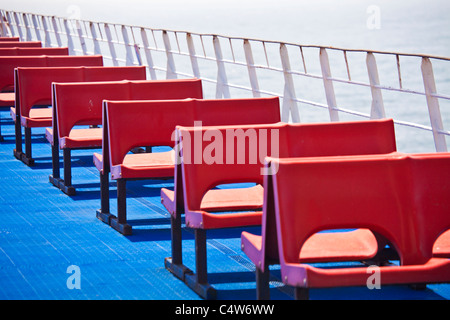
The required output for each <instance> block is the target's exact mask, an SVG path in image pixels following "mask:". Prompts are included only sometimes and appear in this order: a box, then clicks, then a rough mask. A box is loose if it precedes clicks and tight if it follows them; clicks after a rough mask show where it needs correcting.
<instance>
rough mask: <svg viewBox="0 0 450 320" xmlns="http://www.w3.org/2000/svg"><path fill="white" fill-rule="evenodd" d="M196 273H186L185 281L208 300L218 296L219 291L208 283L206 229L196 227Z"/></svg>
mask: <svg viewBox="0 0 450 320" xmlns="http://www.w3.org/2000/svg"><path fill="white" fill-rule="evenodd" d="M194 233H195V273H194V274H186V279H185V283H186V284H187V285H188V286H189V287H190V288H191V289H192V290H193V291H194V292H195V293H197V294H198V295H199V296H200V297H202V298H203V299H207V300H213V299H216V298H217V291H216V289H215V288H213V287H212V286H211V285H210V284H209V283H208V270H207V260H206V230H205V229H195V231H194Z"/></svg>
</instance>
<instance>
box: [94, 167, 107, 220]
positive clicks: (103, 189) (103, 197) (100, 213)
mask: <svg viewBox="0 0 450 320" xmlns="http://www.w3.org/2000/svg"><path fill="white" fill-rule="evenodd" d="M96 215H97V219H99V220H101V221H103V222H104V223H106V224H110V223H111V213H110V211H109V173H108V172H106V173H105V172H100V209H99V210H97V212H96Z"/></svg>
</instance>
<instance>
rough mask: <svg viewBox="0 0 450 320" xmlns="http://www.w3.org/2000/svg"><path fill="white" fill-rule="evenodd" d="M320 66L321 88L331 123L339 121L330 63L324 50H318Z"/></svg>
mask: <svg viewBox="0 0 450 320" xmlns="http://www.w3.org/2000/svg"><path fill="white" fill-rule="evenodd" d="M319 55H320V66H321V68H322V78H323V86H324V88H325V96H326V98H327V104H328V111H329V113H330V120H331V121H339V113H338V111H337V104H336V95H335V94H334V86H333V81H332V80H331V69H330V61H329V60H328V53H327V51H326V50H325V48H320V53H319Z"/></svg>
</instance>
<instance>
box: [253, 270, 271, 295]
mask: <svg viewBox="0 0 450 320" xmlns="http://www.w3.org/2000/svg"><path fill="white" fill-rule="evenodd" d="M269 277H270V272H269V268H268V267H267V269H266V270H265V271H264V272H262V271H261V270H260V269H259V268H256V299H257V300H270V287H269Z"/></svg>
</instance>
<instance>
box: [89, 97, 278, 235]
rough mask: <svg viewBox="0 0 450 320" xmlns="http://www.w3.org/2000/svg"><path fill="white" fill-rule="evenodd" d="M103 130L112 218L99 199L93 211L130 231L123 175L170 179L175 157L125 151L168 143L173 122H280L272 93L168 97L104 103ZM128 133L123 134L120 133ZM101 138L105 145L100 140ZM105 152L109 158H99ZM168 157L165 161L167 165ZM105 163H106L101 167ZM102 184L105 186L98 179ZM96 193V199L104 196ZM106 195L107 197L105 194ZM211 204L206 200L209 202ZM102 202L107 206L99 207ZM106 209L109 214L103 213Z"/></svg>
mask: <svg viewBox="0 0 450 320" xmlns="http://www.w3.org/2000/svg"><path fill="white" fill-rule="evenodd" d="M105 114H106V115H107V116H105V117H104V123H103V128H104V129H105V130H107V131H106V132H105V133H104V145H103V148H102V153H103V158H102V160H103V163H102V165H103V167H101V166H100V165H98V168H99V169H100V168H103V170H104V173H105V172H108V171H109V170H110V171H111V177H112V178H113V179H116V180H117V185H118V195H117V201H118V213H117V218H116V217H115V216H112V215H111V214H110V213H109V205H108V204H107V203H106V201H102V209H101V210H100V212H101V213H102V214H100V212H98V216H99V218H100V219H101V220H103V221H105V222H107V221H108V219H109V223H110V225H111V226H112V227H113V228H115V229H116V230H118V231H119V232H121V233H123V234H131V232H132V228H131V226H130V225H128V224H127V222H126V194H125V185H126V180H127V179H152V178H172V177H173V176H174V169H175V159H174V157H172V155H173V152H168V153H165V154H163V155H162V156H161V155H158V154H157V153H155V154H154V155H148V154H136V155H131V156H130V155H128V154H127V153H128V152H129V150H130V149H131V148H133V147H135V146H169V147H174V143H175V139H174V136H173V134H174V131H175V127H176V126H177V125H179V124H182V125H183V124H184V125H186V124H189V125H193V124H194V123H195V121H202V123H203V125H210V124H211V125H216V124H241V123H274V122H278V121H279V120H280V107H279V100H278V97H275V98H258V99H255V98H250V99H248V98H247V99H219V100H200V99H185V100H171V101H122V102H120V101H119V102H117V101H106V102H105ZM125 133H128V134H125ZM105 137H107V140H106V141H107V144H106V143H105ZM105 155H108V156H109V161H106V160H105ZM99 160H100V157H97V158H96V160H95V161H97V162H98V161H99ZM169 161H170V163H169ZM105 164H108V165H109V168H108V171H105ZM101 184H102V185H107V183H106V182H102V183H101ZM107 194H108V193H107V191H105V192H102V199H105V198H106V197H107ZM108 199H109V198H108ZM211 204H212V203H211ZM103 206H107V208H104V207H103ZM107 213H109V215H108V214H107Z"/></svg>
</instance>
